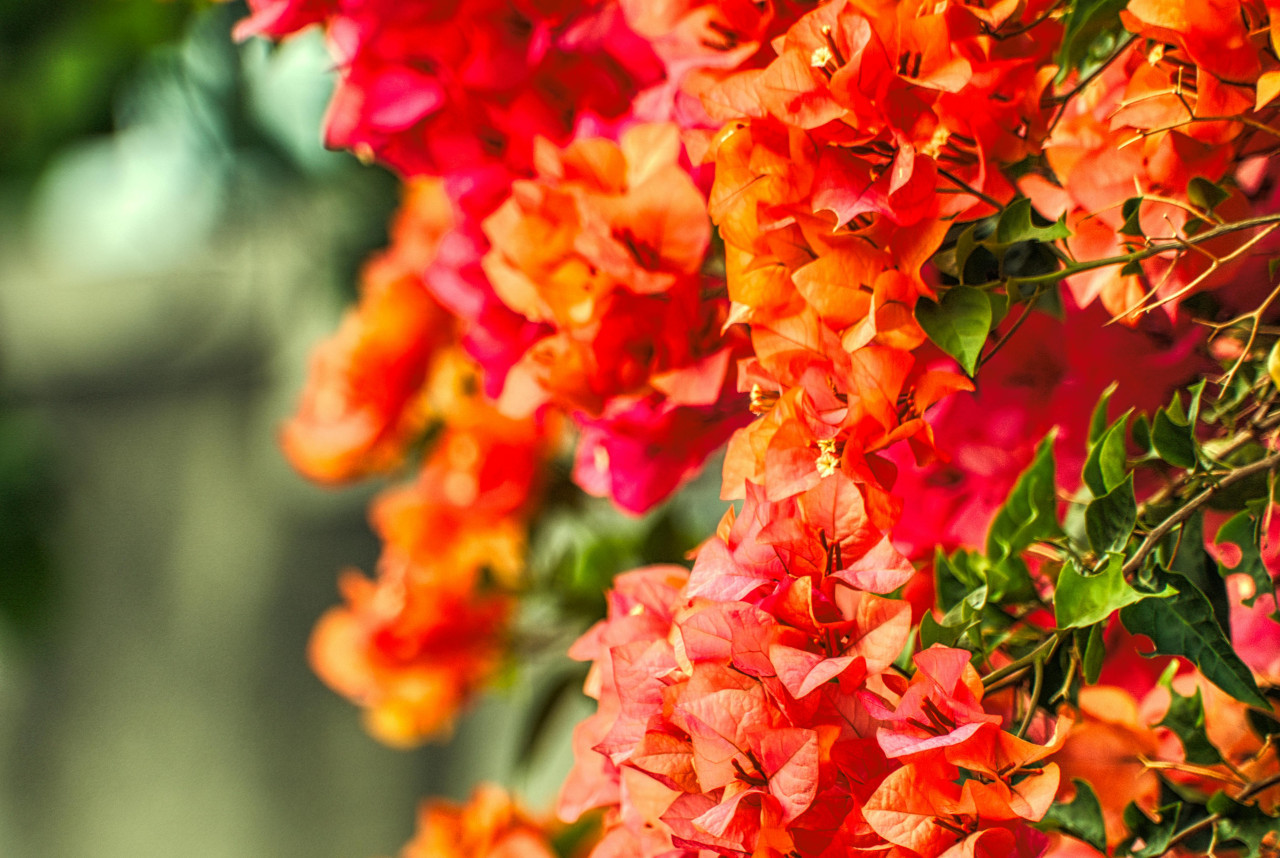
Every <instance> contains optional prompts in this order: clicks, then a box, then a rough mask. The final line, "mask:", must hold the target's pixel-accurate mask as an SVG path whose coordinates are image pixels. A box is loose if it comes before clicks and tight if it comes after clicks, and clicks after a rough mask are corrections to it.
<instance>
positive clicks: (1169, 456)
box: [1151, 381, 1204, 469]
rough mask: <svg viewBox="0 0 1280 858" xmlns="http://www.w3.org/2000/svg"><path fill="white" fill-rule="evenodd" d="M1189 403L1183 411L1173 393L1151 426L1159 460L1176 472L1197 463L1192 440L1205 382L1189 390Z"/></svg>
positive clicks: (1194, 445) (1194, 440) (1179, 397)
mask: <svg viewBox="0 0 1280 858" xmlns="http://www.w3.org/2000/svg"><path fill="white" fill-rule="evenodd" d="M1190 392H1191V400H1190V402H1189V403H1188V406H1187V408H1186V409H1184V408H1183V406H1182V397H1181V396H1180V395H1179V394H1177V393H1175V394H1174V395H1173V400H1172V401H1171V402H1170V403H1169V405H1168V407H1166V408H1162V409H1160V410H1159V411H1157V412H1156V415H1155V419H1154V420H1153V421H1152V424H1151V443H1152V446H1153V447H1154V448H1155V451H1156V453H1157V454H1159V456H1160V458H1162V459H1164V460H1165V461H1166V462H1168V463H1169V464H1171V465H1177V466H1178V467H1179V468H1187V469H1192V468H1194V467H1195V466H1196V464H1197V462H1198V461H1199V457H1198V455H1197V449H1198V446H1199V445H1198V444H1197V443H1196V439H1195V425H1196V419H1197V417H1199V414H1200V396H1201V394H1202V393H1203V392H1204V382H1203V381H1201V382H1200V383H1198V384H1196V385H1195V386H1193V387H1192V388H1190Z"/></svg>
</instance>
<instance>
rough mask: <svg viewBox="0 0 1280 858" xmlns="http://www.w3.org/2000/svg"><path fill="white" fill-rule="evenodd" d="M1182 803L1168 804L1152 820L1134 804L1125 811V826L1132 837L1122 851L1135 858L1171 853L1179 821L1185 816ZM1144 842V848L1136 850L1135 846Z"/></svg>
mask: <svg viewBox="0 0 1280 858" xmlns="http://www.w3.org/2000/svg"><path fill="white" fill-rule="evenodd" d="M1184 809H1185V808H1184V806H1183V804H1182V802H1176V803H1174V804H1167V805H1165V806H1164V807H1161V808H1159V809H1157V810H1156V818H1155V819H1151V818H1150V817H1149V816H1147V815H1146V814H1145V813H1143V812H1142V809H1141V808H1139V807H1138V805H1136V804H1134V803H1133V802H1129V806H1128V807H1126V808H1125V809H1124V825H1125V828H1128V829H1129V833H1130V835H1131V836H1130V837H1129V839H1128V840H1126V841H1125V842H1124V843H1123V844H1121V847H1120V848H1121V849H1122V850H1123V851H1125V852H1127V853H1128V854H1129V855H1132V856H1134V858H1156V856H1159V855H1163V854H1164V853H1165V852H1167V851H1169V841H1170V840H1172V839H1173V835H1174V833H1175V832H1176V831H1177V830H1178V820H1179V818H1180V817H1182V816H1183V815H1184ZM1139 840H1140V841H1142V846H1141V847H1140V848H1138V849H1134V848H1133V845H1134V844H1135V843H1137V842H1138V841H1139Z"/></svg>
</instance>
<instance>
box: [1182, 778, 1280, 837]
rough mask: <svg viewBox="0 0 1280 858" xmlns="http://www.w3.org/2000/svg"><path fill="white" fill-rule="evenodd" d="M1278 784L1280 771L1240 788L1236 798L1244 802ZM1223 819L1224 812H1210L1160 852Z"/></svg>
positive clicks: (1185, 829)
mask: <svg viewBox="0 0 1280 858" xmlns="http://www.w3.org/2000/svg"><path fill="white" fill-rule="evenodd" d="M1277 784H1280V773H1277V774H1274V775H1271V776H1270V777H1265V778H1263V779H1262V780H1258V781H1254V782H1253V783H1251V784H1249V785H1248V786H1247V787H1245V788H1244V789H1242V790H1240V794H1239V795H1237V796H1236V797H1235V800H1236V801H1237V802H1240V803H1241V804H1243V803H1244V802H1245V801H1246V800H1247V799H1250V798H1252V797H1253V796H1255V795H1257V794H1258V793H1260V792H1264V791H1265V790H1269V789H1271V788H1272V787H1273V786H1276V785H1277ZM1222 819H1223V816H1222V814H1220V813H1214V814H1210V815H1209V816H1206V817H1205V818H1204V819H1202V820H1200V821H1199V822H1195V823H1192V824H1191V825H1188V826H1187V827H1186V828H1184V829H1182V830H1181V831H1179V832H1178V833H1176V834H1174V835H1173V836H1172V837H1170V838H1169V843H1168V845H1167V846H1166V847H1165V851H1164V852H1162V853H1160V854H1161V855H1168V854H1169V853H1170V852H1172V851H1173V847H1175V846H1177V845H1178V844H1179V843H1181V842H1182V841H1184V840H1187V839H1189V838H1191V837H1195V836H1196V835H1197V834H1199V833H1200V832H1201V831H1204V830H1205V829H1206V828H1212V827H1214V826H1215V825H1217V824H1218V823H1219V822H1221V821H1222Z"/></svg>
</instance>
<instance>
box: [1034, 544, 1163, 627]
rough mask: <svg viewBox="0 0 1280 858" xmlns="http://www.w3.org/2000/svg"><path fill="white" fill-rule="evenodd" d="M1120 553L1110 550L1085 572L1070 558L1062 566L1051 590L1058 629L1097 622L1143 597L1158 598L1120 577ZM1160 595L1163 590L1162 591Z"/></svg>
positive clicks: (1122, 564)
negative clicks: (1094, 569) (1100, 564)
mask: <svg viewBox="0 0 1280 858" xmlns="http://www.w3.org/2000/svg"><path fill="white" fill-rule="evenodd" d="M1123 566H1124V556H1123V555H1122V554H1119V553H1115V552H1113V553H1111V554H1110V555H1108V557H1107V564H1106V568H1104V569H1103V570H1102V571H1101V572H1098V573H1097V574H1095V575H1085V574H1084V572H1083V571H1082V570H1081V569H1080V567H1079V565H1078V564H1077V563H1075V562H1074V561H1072V562H1069V563H1067V564H1066V565H1065V566H1063V567H1062V571H1061V572H1060V573H1059V574H1058V586H1057V587H1056V588H1055V589H1054V591H1053V613H1054V617H1055V618H1056V619H1057V623H1058V628H1060V629H1082V628H1085V627H1087V626H1092V625H1094V624H1095V623H1100V622H1102V621H1103V620H1105V619H1107V617H1110V616H1111V615H1112V614H1113V613H1115V612H1116V611H1118V610H1119V609H1121V608H1124V607H1125V606H1132V605H1134V604H1137V603H1139V602H1141V601H1143V600H1146V601H1159V599H1158V598H1154V599H1153V598H1152V596H1153V595H1154V594H1151V593H1140V592H1138V591H1137V590H1135V589H1133V588H1132V587H1130V586H1129V584H1128V583H1127V582H1126V581H1125V580H1124V575H1123V574H1122V572H1121V568H1122V567H1123ZM1162 595H1163V594H1162Z"/></svg>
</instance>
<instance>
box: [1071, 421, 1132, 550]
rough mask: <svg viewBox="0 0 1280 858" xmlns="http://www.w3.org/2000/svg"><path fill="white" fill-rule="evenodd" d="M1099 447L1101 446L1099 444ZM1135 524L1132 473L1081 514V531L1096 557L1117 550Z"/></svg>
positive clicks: (1125, 540)
mask: <svg viewBox="0 0 1280 858" xmlns="http://www.w3.org/2000/svg"><path fill="white" fill-rule="evenodd" d="M1099 446H1101V445H1099ZM1137 523H1138V502H1137V499H1136V498H1134V495H1133V474H1132V473H1130V474H1128V475H1126V476H1125V478H1124V481H1123V482H1121V483H1120V485H1118V486H1116V487H1115V488H1114V489H1112V490H1111V491H1109V492H1107V493H1106V494H1105V495H1103V496H1102V497H1100V498H1095V499H1094V500H1092V501H1090V503H1089V506H1088V507H1086V508H1085V511H1084V529H1085V533H1086V534H1087V535H1088V537H1089V545H1090V546H1092V547H1093V550H1094V553H1095V554H1104V553H1106V552H1107V551H1120V550H1122V549H1123V548H1124V546H1125V544H1126V543H1127V542H1128V541H1129V536H1130V535H1131V534H1132V533H1133V528H1134V525H1136V524H1137Z"/></svg>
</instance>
